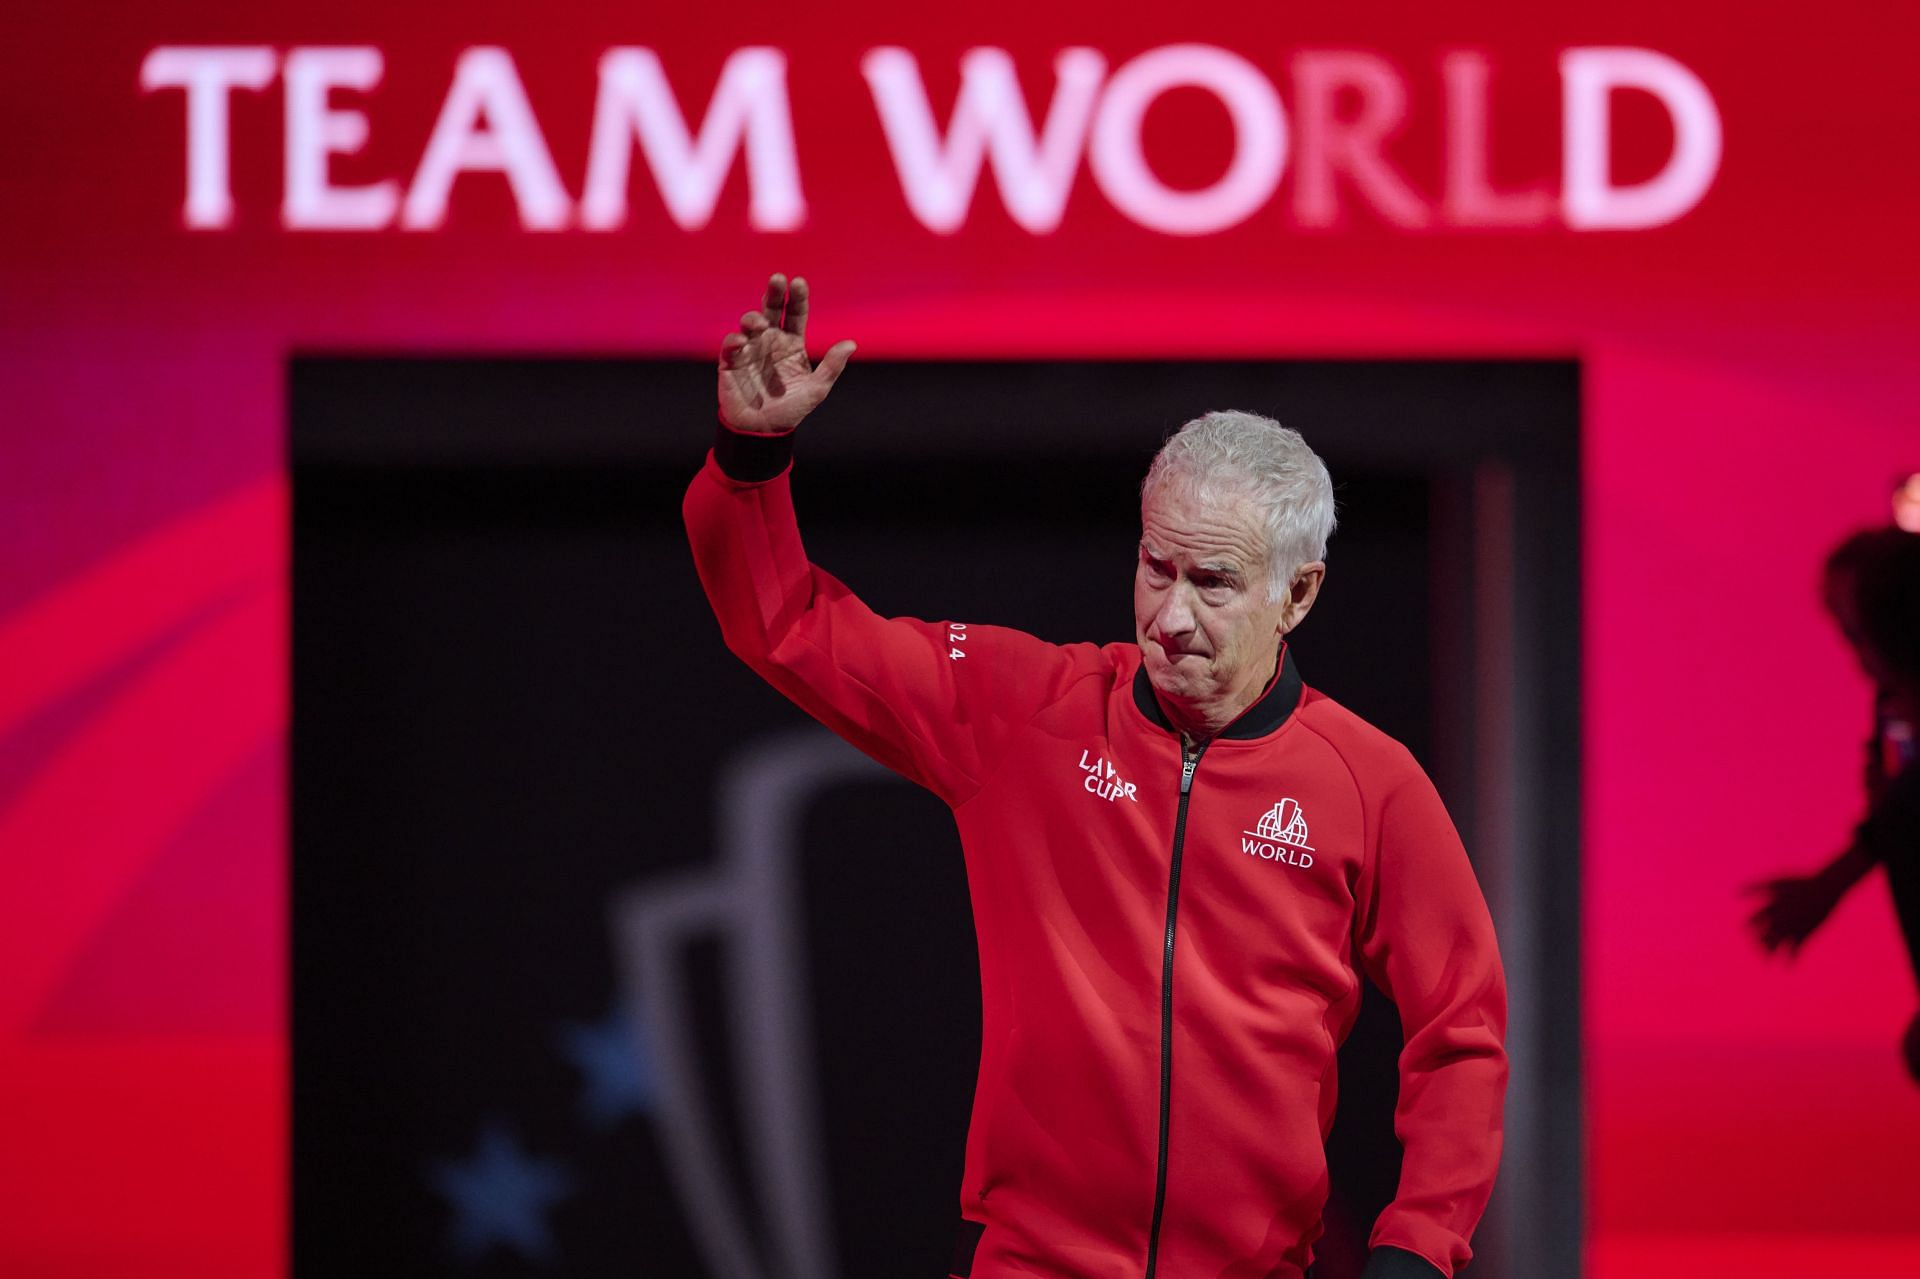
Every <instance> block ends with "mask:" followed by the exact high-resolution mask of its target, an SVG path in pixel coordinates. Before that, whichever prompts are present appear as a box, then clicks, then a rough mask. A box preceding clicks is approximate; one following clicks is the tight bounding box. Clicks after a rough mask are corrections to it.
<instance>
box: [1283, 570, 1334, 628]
mask: <svg viewBox="0 0 1920 1279" xmlns="http://www.w3.org/2000/svg"><path fill="white" fill-rule="evenodd" d="M1326 576H1327V562H1326V561H1325V560H1314V561H1313V562H1312V563H1310V564H1302V565H1301V566H1300V567H1299V568H1297V569H1295V570H1294V573H1293V581H1292V583H1291V584H1289V585H1288V587H1287V598H1286V599H1285V600H1284V601H1282V608H1281V610H1280V633H1281V634H1282V635H1285V634H1286V633H1287V632H1288V631H1290V630H1292V629H1293V628H1294V627H1296V626H1298V625H1300V623H1301V622H1303V621H1305V620H1306V617H1307V611H1308V610H1309V609H1311V608H1312V607H1313V602H1314V600H1316V599H1318V598H1319V596H1320V583H1321V582H1322V581H1324V580H1326Z"/></svg>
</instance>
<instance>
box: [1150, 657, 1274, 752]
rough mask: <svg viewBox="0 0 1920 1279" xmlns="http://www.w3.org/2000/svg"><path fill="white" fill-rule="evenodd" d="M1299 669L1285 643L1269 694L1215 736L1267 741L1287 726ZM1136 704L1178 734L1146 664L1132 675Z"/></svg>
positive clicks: (1268, 690)
mask: <svg viewBox="0 0 1920 1279" xmlns="http://www.w3.org/2000/svg"><path fill="white" fill-rule="evenodd" d="M1301 688H1302V684H1301V680H1300V668H1299V667H1298V666H1296V665H1295V664H1294V660H1293V651H1292V650H1291V649H1290V648H1288V647H1287V644H1286V641H1284V640H1282V641H1281V643H1280V665H1279V669H1277V670H1276V671H1274V673H1273V682H1272V683H1270V684H1268V685H1267V691H1266V692H1264V693H1262V694H1261V695H1260V700H1259V701H1257V702H1255V703H1254V704H1253V705H1251V706H1249V707H1247V709H1245V710H1244V711H1241V712H1240V714H1239V715H1237V716H1235V717H1234V720H1233V722H1232V723H1231V724H1228V725H1227V726H1226V727H1225V728H1223V729H1221V730H1220V731H1219V732H1218V733H1217V734H1215V736H1217V737H1225V738H1229V739H1231V740H1234V741H1242V740H1245V739H1247V738H1250V737H1265V736H1266V735H1267V734H1268V733H1271V732H1272V731H1273V730H1274V729H1276V728H1278V727H1280V726H1281V725H1282V724H1284V723H1286V722H1287V716H1289V715H1291V714H1293V710H1294V707H1296V706H1298V705H1299V704H1300V690H1301ZM1133 704H1134V705H1135V706H1138V707H1139V708H1140V713H1141V714H1142V715H1145V716H1146V717H1147V718H1148V719H1149V720H1151V721H1153V722H1154V723H1155V724H1158V725H1159V726H1160V727H1161V728H1164V729H1166V730H1167V731H1168V732H1169V733H1176V732H1177V731H1178V730H1177V729H1175V728H1174V726H1173V723H1172V721H1170V720H1169V719H1168V718H1167V713H1166V712H1165V711H1163V710H1161V709H1160V699H1159V698H1157V697H1155V696H1154V695H1153V681H1152V680H1151V679H1149V678H1147V665H1146V663H1145V662H1144V661H1143V662H1141V663H1140V669H1139V670H1137V671H1135V672H1134V674H1133Z"/></svg>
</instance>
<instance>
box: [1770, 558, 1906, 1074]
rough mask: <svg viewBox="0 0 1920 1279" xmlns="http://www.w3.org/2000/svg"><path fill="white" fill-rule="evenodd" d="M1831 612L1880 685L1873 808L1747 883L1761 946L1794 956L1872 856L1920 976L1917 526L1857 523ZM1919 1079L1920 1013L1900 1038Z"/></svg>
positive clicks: (1836, 572)
mask: <svg viewBox="0 0 1920 1279" xmlns="http://www.w3.org/2000/svg"><path fill="white" fill-rule="evenodd" d="M1823 594H1824V596H1825V602H1826V607H1827V612H1828V613H1829V614H1831V615H1832V617H1833V620H1834V622H1835V623H1836V624H1837V625H1838V626H1839V627H1840V632H1841V634H1842V635H1844V636H1845V637H1846V640H1847V643H1848V644H1849V645H1850V646H1851V647H1852V649H1853V652H1854V655H1855V657H1857V658H1858V659H1859V662H1860V666H1861V669H1862V670H1863V671H1865V672H1866V675H1867V677H1868V678H1869V679H1871V680H1872V681H1873V685H1874V700H1873V731H1872V734H1871V736H1869V737H1868V739H1867V742H1866V759H1865V768H1864V780H1865V783H1866V793H1867V811H1866V815H1865V816H1864V817H1863V818H1862V819H1861V821H1860V823H1859V825H1858V826H1856V827H1855V828H1854V832H1853V838H1852V840H1851V841H1850V842H1849V843H1848V845H1847V847H1846V848H1845V849H1843V850H1842V851H1841V852H1840V853H1839V855H1838V856H1836V857H1834V858H1833V860H1832V861H1830V862H1828V863H1827V864H1826V865H1825V866H1823V867H1821V868H1820V869H1819V870H1817V871H1815V872H1814V873H1812V874H1810V875H1787V876H1782V877H1780V878H1776V879H1770V880H1765V881H1763V882H1760V883H1756V884H1750V885H1748V886H1747V891H1749V892H1752V893H1757V894H1759V895H1760V896H1762V897H1763V898H1764V900H1763V901H1762V902H1761V904H1760V906H1759V907H1758V908H1757V909H1756V910H1755V911H1754V912H1753V915H1752V917H1751V919H1750V921H1749V922H1750V923H1751V925H1752V927H1753V930H1754V933H1755V935H1756V937H1757V938H1758V940H1759V942H1760V944H1761V946H1763V947H1765V948H1766V949H1767V950H1768V951H1778V950H1781V949H1783V948H1784V949H1785V951H1786V953H1787V955H1788V956H1789V957H1792V956H1794V955H1796V954H1798V952H1799V949H1800V947H1801V945H1802V944H1804V943H1805V942H1806V940H1807V938H1808V937H1810V936H1812V935H1813V933H1814V931H1815V930H1816V929H1818V928H1819V927H1820V925H1821V924H1822V923H1824V922H1825V920H1826V918H1827V916H1828V915H1830V914H1831V913H1832V912H1833V909H1834V907H1836V906H1837V905H1839V903H1840V901H1841V899H1842V898H1844V897H1845V896H1846V895H1847V893H1848V892H1849V891H1850V890H1851V889H1852V888H1853V886H1854V885H1855V884H1857V883H1859V882H1860V881H1861V880H1862V879H1864V878H1866V876H1867V874H1868V873H1869V872H1870V871H1871V870H1872V869H1873V868H1874V867H1875V866H1883V867H1885V868H1886V873H1887V887H1888V889H1889V890H1890V892H1891V894H1892V897H1893V907H1894V913H1895V915H1896V916H1897V917H1898V919H1899V921H1900V931H1901V933H1902V934H1903V935H1904V936H1905V938H1906V943H1907V953H1908V955H1909V957H1910V958H1911V959H1912V961H1913V965H1914V975H1915V979H1916V981H1920V767H1916V766H1915V763H1914V759H1915V754H1916V741H1915V738H1916V732H1917V731H1920V534H1915V533H1909V532H1907V531H1905V530H1904V529H1901V528H1897V527H1893V526H1888V527H1886V528H1875V529H1867V530H1863V531H1861V532H1859V533H1855V534H1854V535H1853V536H1851V537H1849V538H1848V539H1847V540H1846V541H1844V542H1842V543H1841V544H1840V545H1839V546H1838V547H1836V548H1834V550H1833V552H1832V554H1830V555H1829V556H1828V557H1827V563H1826V570H1825V573H1824V575H1823ZM1902 1047H1903V1050H1904V1053H1905V1056H1906V1063H1907V1071H1908V1073H1909V1074H1911V1075H1912V1076H1913V1078H1914V1079H1915V1080H1916V1081H1917V1082H1920V1013H1916V1014H1915V1016H1914V1019H1913V1020H1912V1021H1911V1022H1910V1023H1909V1024H1908V1026H1907V1032H1906V1035H1905V1038H1904V1041H1903V1044H1902Z"/></svg>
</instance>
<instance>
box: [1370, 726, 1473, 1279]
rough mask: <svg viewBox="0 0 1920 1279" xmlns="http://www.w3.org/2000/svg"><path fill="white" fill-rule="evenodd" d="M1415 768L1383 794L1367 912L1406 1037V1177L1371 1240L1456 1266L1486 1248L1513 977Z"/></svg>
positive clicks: (1401, 1126)
mask: <svg viewBox="0 0 1920 1279" xmlns="http://www.w3.org/2000/svg"><path fill="white" fill-rule="evenodd" d="M1406 767H1407V770H1408V771H1406V772H1405V773H1404V774H1402V775H1401V776H1400V777H1399V778H1398V780H1397V781H1396V782H1394V783H1393V784H1392V785H1391V786H1390V787H1389V788H1388V789H1387V791H1386V792H1385V794H1384V797H1383V799H1382V800H1381V803H1380V808H1379V815H1378V837H1377V842H1376V846H1375V857H1374V864H1373V867H1372V868H1371V871H1370V876H1371V879H1370V882H1369V883H1364V884H1363V885H1362V886H1361V887H1362V892H1363V894H1364V895H1363V897H1362V902H1363V904H1364V909H1363V910H1361V911H1357V912H1356V916H1355V933H1356V942H1357V945H1358V949H1359V951H1360V954H1361V957H1362V962H1363V963H1364V964H1365V966H1366V971H1367V975H1368V976H1370V977H1371V978H1373V980H1374V982H1375V983H1376V984H1377V985H1378V986H1379V987H1380V989H1381V990H1383V991H1384V992H1386V994H1387V995H1388V996H1389V997H1390V998H1391V999H1392V1000H1393V1001H1394V1004H1395V1005H1396V1006H1397V1007H1398V1008H1399V1010H1400V1025H1401V1028H1402V1030H1403V1031H1404V1033H1405V1037H1406V1045H1405V1047H1404V1048H1403V1049H1402V1050H1401V1053H1400V1100H1399V1105H1398V1107H1397V1108H1396V1110H1395V1112H1394V1125H1393V1127H1394V1133H1395V1135H1397V1136H1398V1137H1399V1139H1400V1143H1401V1145H1402V1147H1403V1148H1404V1151H1405V1154H1404V1157H1403V1159H1402V1161H1401V1167H1400V1185H1399V1189H1398V1191H1397V1193H1396V1194H1395V1195H1394V1199H1393V1202H1392V1203H1390V1204H1389V1205H1387V1207H1386V1209H1385V1210H1384V1211H1383V1212H1382V1213H1381V1214H1380V1217H1379V1220H1377V1221H1376V1222H1375V1223H1374V1227H1373V1233H1372V1235H1371V1236H1370V1238H1369V1241H1368V1242H1369V1245H1370V1246H1371V1247H1372V1248H1374V1249H1376V1250H1377V1251H1376V1253H1375V1258H1374V1259H1375V1260H1376V1261H1379V1260H1381V1259H1382V1258H1383V1257H1385V1256H1390V1255H1391V1253H1390V1252H1389V1249H1402V1250H1404V1251H1406V1252H1410V1253H1414V1254H1416V1255H1417V1256H1419V1257H1422V1258H1425V1259H1426V1260H1427V1261H1428V1262H1429V1263H1431V1264H1432V1265H1433V1266H1434V1267H1436V1268H1437V1269H1438V1270H1439V1271H1440V1273H1441V1274H1442V1275H1448V1276H1450V1275H1453V1274H1454V1273H1455V1272H1456V1271H1457V1270H1458V1269H1459V1268H1460V1267H1461V1266H1463V1265H1465V1264H1466V1262H1467V1260H1468V1259H1469V1258H1470V1257H1471V1256H1472V1255H1473V1251H1472V1249H1471V1248H1470V1247H1469V1246H1468V1243H1467V1240H1468V1239H1469V1237H1470V1236H1471V1235H1472V1234H1473V1229H1474V1226H1475V1225H1477V1224H1478V1223H1479V1220H1480V1216H1481V1214H1482V1213H1484V1212H1485V1211H1486V1207H1487V1201H1488V1199H1489V1198H1490V1197H1491V1196H1492V1194H1493V1180H1494V1173H1495V1172H1496V1171H1497V1170H1498V1168H1499V1164H1500V1145H1501V1136H1502V1130H1503V1119H1502V1112H1503V1105H1504V1100H1505V1096H1506V1088H1507V1053H1506V1048H1505V1045H1504V1041H1505V1038H1506V1027H1507V987H1506V975H1505V973H1504V971H1503V969H1502V968H1501V964H1500V952H1499V949H1498V947H1497V945H1496V943H1495V940H1494V935H1493V919H1492V917H1491V916H1490V915H1489V913H1488V911H1487V905H1486V900H1485V899H1484V898H1483V897H1482V896H1481V893H1480V885H1479V883H1478V881H1477V880H1476V879H1475V878H1474V874H1473V867H1472V865H1471V863H1469V862H1468V860H1467V854H1466V850H1465V849H1464V848H1462V847H1461V844H1460V836H1459V834H1458V833H1457V832H1456V831H1455V830H1454V827H1453V822H1452V821H1451V820H1450V819H1449V818H1448V816H1447V812H1446V809H1445V807H1444V806H1443V805H1442V804H1441V802H1440V796H1439V795H1438V794H1437V793H1436V792H1435V791H1434V788H1433V783H1432V782H1431V781H1429V780H1428V779H1427V776H1426V774H1425V773H1424V772H1422V771H1421V770H1420V767H1419V765H1418V764H1417V763H1415V762H1414V761H1413V760H1412V757H1411V756H1408V757H1407V759H1406ZM1399 1260H1401V1261H1405V1260H1409V1259H1406V1258H1400V1259H1399ZM1368 1273H1369V1275H1371V1274H1372V1273H1373V1271H1372V1270H1371V1269H1369V1271H1368ZM1383 1273H1399V1272H1398V1271H1388V1272H1383Z"/></svg>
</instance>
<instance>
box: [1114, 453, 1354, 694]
mask: <svg viewBox="0 0 1920 1279" xmlns="http://www.w3.org/2000/svg"><path fill="white" fill-rule="evenodd" d="M1140 525H1141V537H1140V558H1139V562H1138V563H1137V564H1136V565H1135V566H1134V572H1133V623H1134V638H1135V640H1136V641H1138V643H1139V645H1140V652H1141V656H1142V658H1143V660H1144V662H1145V664H1146V670H1147V678H1148V679H1150V680H1152V681H1153V686H1154V687H1155V688H1156V689H1158V690H1159V691H1160V693H1161V695H1162V696H1163V697H1165V698H1167V699H1168V700H1170V701H1172V702H1176V703H1179V704H1182V705H1190V706H1204V705H1209V704H1213V703H1218V702H1230V703H1231V702H1247V701H1251V700H1252V698H1253V697H1254V696H1255V695H1257V694H1258V693H1259V691H1260V688H1261V686H1262V685H1263V684H1264V682H1265V680H1266V679H1267V677H1268V676H1269V675H1271V674H1272V673H1273V657H1274V652H1275V650H1276V649H1277V648H1278V646H1279V641H1280V637H1281V636H1282V635H1285V634H1286V633H1287V632H1288V631H1289V630H1291V629H1292V628H1293V627H1294V626H1295V625H1297V624H1298V623H1299V620H1300V618H1302V617H1304V616H1305V615H1306V611H1307V608H1308V607H1309V606H1311V604H1312V602H1313V595H1314V592H1315V591H1316V590H1317V588H1318V585H1319V571H1320V566H1319V564H1318V563H1316V564H1314V565H1310V566H1308V570H1307V571H1306V573H1305V576H1306V578H1307V579H1308V580H1307V581H1306V582H1305V583H1304V584H1302V583H1301V582H1299V581H1296V583H1295V586H1294V589H1293V590H1292V591H1291V592H1290V593H1289V594H1288V595H1286V596H1283V597H1282V598H1281V599H1280V600H1278V601H1277V602H1274V603H1268V602H1267V573H1268V563H1267V558H1268V557H1267V544H1266V534H1265V532H1264V530H1262V529H1261V527H1260V525H1259V523H1258V521H1257V519H1256V518H1255V515H1254V507H1253V504H1252V503H1251V502H1249V501H1246V500H1243V499H1237V498H1235V497H1234V496H1233V495H1232V494H1229V495H1228V496H1226V497H1225V498H1222V499H1219V500H1216V501H1213V502H1208V501H1204V500H1202V499H1201V498H1200V497H1199V496H1198V495H1197V494H1195V493H1194V492H1193V490H1192V487H1191V486H1190V485H1188V484H1186V483H1184V482H1182V481H1180V480H1178V479H1175V480H1172V481H1170V482H1168V483H1166V484H1163V485H1162V486H1161V487H1160V488H1159V489H1158V490H1157V491H1156V492H1155V493H1154V495H1153V497H1152V499H1151V500H1149V501H1148V502H1147V503H1146V504H1145V505H1144V506H1142V508H1141V511H1140Z"/></svg>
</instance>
